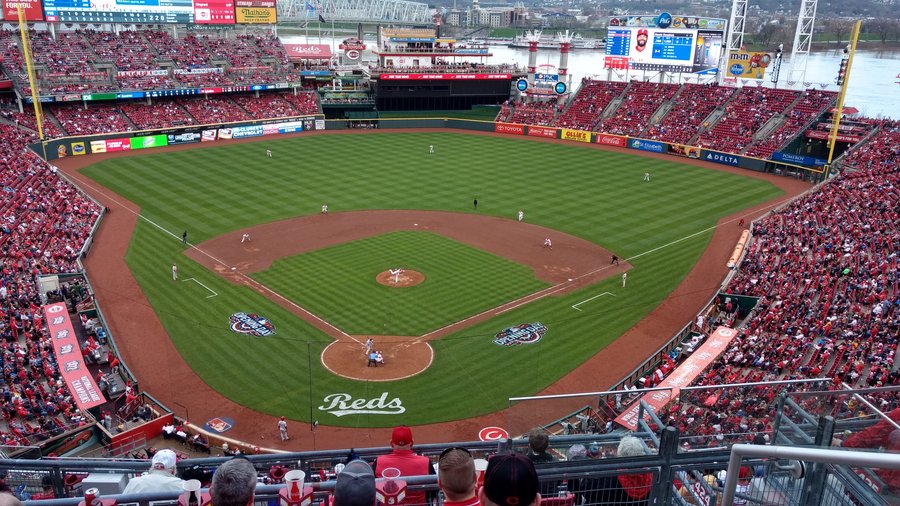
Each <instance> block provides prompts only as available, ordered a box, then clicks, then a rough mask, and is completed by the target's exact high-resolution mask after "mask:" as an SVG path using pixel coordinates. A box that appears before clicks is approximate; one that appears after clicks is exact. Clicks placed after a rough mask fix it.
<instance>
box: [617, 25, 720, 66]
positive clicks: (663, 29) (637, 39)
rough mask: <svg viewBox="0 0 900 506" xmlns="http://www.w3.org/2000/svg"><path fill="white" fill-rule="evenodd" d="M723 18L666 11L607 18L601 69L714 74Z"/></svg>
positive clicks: (717, 62)
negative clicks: (604, 52)
mask: <svg viewBox="0 0 900 506" xmlns="http://www.w3.org/2000/svg"><path fill="white" fill-rule="evenodd" d="M725 27H726V22H725V20H724V19H717V18H701V17H692V16H672V15H671V14H668V13H665V12H663V13H661V14H659V15H656V16H653V15H646V16H616V17H613V18H610V20H609V27H608V29H607V35H606V57H605V58H604V68H608V69H620V70H626V69H630V70H650V71H658V72H682V73H693V74H715V73H716V72H717V69H718V65H719V58H720V56H721V55H722V44H723V42H724V39H725Z"/></svg>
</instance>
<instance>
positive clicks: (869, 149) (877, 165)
mask: <svg viewBox="0 0 900 506" xmlns="http://www.w3.org/2000/svg"><path fill="white" fill-rule="evenodd" d="M898 165H900V121H883V122H881V125H880V129H879V130H878V131H877V132H876V133H875V134H874V137H873V138H871V139H869V141H868V142H866V143H865V144H863V145H862V146H860V147H858V148H855V149H853V150H852V151H850V153H849V154H848V155H847V157H846V158H845V159H844V166H849V167H855V168H858V169H868V170H889V169H890V168H891V167H897V166H898Z"/></svg>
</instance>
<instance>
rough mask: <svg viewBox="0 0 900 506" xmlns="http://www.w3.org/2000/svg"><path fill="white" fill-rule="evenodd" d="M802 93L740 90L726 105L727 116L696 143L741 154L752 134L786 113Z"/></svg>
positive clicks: (772, 90) (751, 138)
mask: <svg viewBox="0 0 900 506" xmlns="http://www.w3.org/2000/svg"><path fill="white" fill-rule="evenodd" d="M798 96H799V92H797V91H792V90H782V89H774V88H748V87H745V88H741V90H740V91H739V92H738V94H737V96H735V97H734V98H733V99H732V100H731V101H730V102H729V103H728V104H727V105H726V106H725V115H724V116H723V117H722V119H720V120H719V122H718V123H716V124H715V125H713V127H712V128H711V129H709V130H707V131H705V132H703V133H702V134H701V135H700V138H699V139H698V140H697V144H698V145H700V146H702V147H704V148H709V149H714V150H717V151H724V152H727V153H740V152H741V151H743V149H744V148H746V147H747V146H749V145H750V143H751V142H753V135H754V134H755V133H756V132H758V131H759V129H760V128H762V127H763V125H765V124H766V123H767V122H768V121H769V120H770V119H772V117H774V116H775V115H776V114H780V113H783V112H784V111H785V110H787V109H788V107H790V106H791V104H792V103H793V102H794V101H795V100H796V99H797V98H798Z"/></svg>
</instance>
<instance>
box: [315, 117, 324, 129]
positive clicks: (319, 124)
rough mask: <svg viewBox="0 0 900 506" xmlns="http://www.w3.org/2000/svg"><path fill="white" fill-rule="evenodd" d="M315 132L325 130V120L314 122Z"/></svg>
mask: <svg viewBox="0 0 900 506" xmlns="http://www.w3.org/2000/svg"><path fill="white" fill-rule="evenodd" d="M316 130H325V120H324V119H317V120H316Z"/></svg>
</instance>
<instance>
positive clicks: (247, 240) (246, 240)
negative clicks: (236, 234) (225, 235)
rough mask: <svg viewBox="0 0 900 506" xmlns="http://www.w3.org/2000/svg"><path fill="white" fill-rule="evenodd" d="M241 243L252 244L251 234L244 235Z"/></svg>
mask: <svg viewBox="0 0 900 506" xmlns="http://www.w3.org/2000/svg"><path fill="white" fill-rule="evenodd" d="M241 242H242V243H244V242H250V234H244V235H242V236H241Z"/></svg>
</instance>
